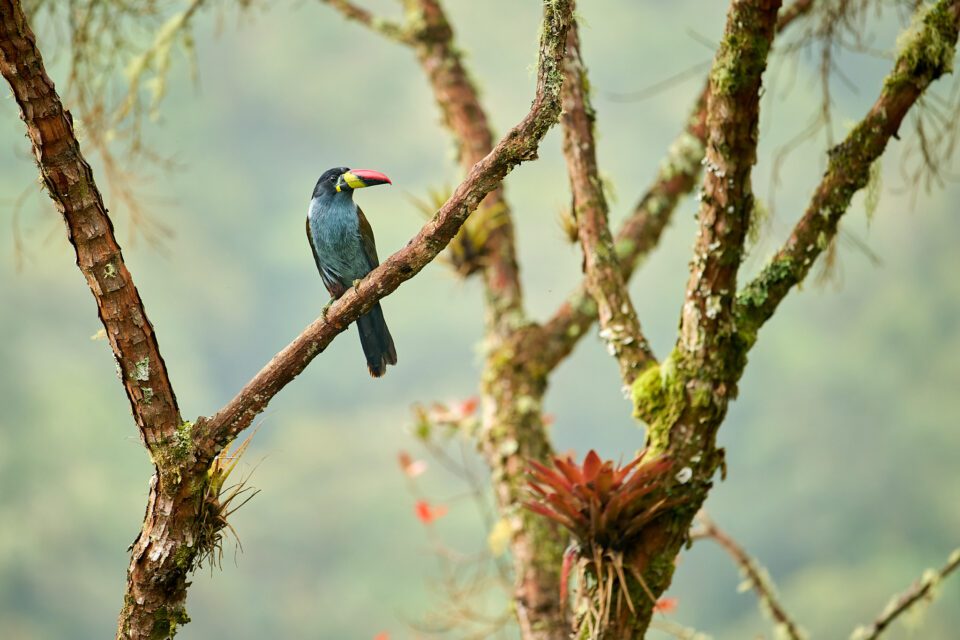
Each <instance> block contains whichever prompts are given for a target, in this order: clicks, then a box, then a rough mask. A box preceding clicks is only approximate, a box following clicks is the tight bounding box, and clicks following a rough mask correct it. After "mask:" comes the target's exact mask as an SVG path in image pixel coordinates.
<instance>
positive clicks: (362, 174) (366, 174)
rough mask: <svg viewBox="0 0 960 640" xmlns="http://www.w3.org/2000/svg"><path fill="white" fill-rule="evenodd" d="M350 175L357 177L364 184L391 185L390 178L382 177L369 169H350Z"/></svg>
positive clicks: (377, 172)
mask: <svg viewBox="0 0 960 640" xmlns="http://www.w3.org/2000/svg"><path fill="white" fill-rule="evenodd" d="M350 173H352V174H353V175H355V176H357V177H358V178H360V179H361V180H363V181H364V182H370V183H371V184H383V183H386V184H393V182H391V181H390V178H388V177H387V176H385V175H383V174H382V173H380V172H379V171H373V170H371V169H351V170H350Z"/></svg>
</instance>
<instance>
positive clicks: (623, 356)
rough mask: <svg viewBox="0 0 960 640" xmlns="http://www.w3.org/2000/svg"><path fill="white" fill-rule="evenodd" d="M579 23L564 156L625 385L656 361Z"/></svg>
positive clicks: (573, 31)
mask: <svg viewBox="0 0 960 640" xmlns="http://www.w3.org/2000/svg"><path fill="white" fill-rule="evenodd" d="M588 82H589V81H588V80H587V69H586V67H585V65H584V63H583V58H582V57H581V54H580V38H579V35H578V33H577V24H576V22H575V23H574V24H573V26H571V28H570V31H569V33H568V34H567V55H566V58H565V60H564V83H563V94H562V95H563V116H562V117H561V119H560V121H561V124H562V126H563V154H564V156H565V157H566V159H567V173H568V175H569V176H570V190H571V192H572V194H573V215H574V218H575V219H576V223H577V236H578V238H579V240H580V245H581V247H582V249H583V269H584V272H585V273H586V286H587V290H588V291H589V292H590V295H591V297H592V298H593V299H594V301H595V302H596V304H597V309H598V315H599V319H600V328H601V331H600V336H601V337H602V338H603V339H604V341H605V342H606V343H607V350H608V351H609V352H610V353H611V355H613V356H614V357H616V359H617V362H618V363H619V365H620V375H621V377H622V378H623V381H624V384H630V383H632V382H633V381H634V379H635V378H636V377H637V376H638V375H639V374H640V372H641V371H643V370H644V369H645V368H646V367H647V366H649V365H650V364H651V363H654V362H656V358H655V357H654V355H653V352H652V351H651V350H650V346H649V345H648V344H647V340H646V338H644V336H643V332H642V331H641V329H640V321H639V320H638V318H637V312H636V310H635V309H634V307H633V301H632V300H631V299H630V293H629V291H628V290H627V286H626V282H625V280H624V274H623V271H622V270H621V267H620V262H619V260H618V258H617V254H616V250H615V249H614V244H613V236H612V234H611V233H610V227H609V224H608V222H607V216H608V206H607V199H606V196H605V195H604V193H603V184H602V182H601V180H600V171H599V169H598V167H597V152H596V141H595V139H594V119H595V112H594V110H593V106H592V105H591V104H590V96H589V94H588V91H587V87H588V86H589V84H588Z"/></svg>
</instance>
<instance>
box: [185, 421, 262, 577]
mask: <svg viewBox="0 0 960 640" xmlns="http://www.w3.org/2000/svg"><path fill="white" fill-rule="evenodd" d="M254 433H256V432H254ZM254 433H251V434H250V435H249V436H247V438H246V439H245V440H244V441H243V442H241V443H240V445H239V446H237V448H236V449H235V450H233V451H232V452H231V451H230V448H229V447H225V448H224V450H223V451H221V452H220V455H218V456H217V457H216V458H214V459H213V462H212V463H211V464H210V468H209V469H208V470H207V477H206V480H205V482H204V485H203V487H202V489H201V491H200V492H199V497H200V500H201V504H200V518H199V524H198V526H197V531H196V540H195V541H194V543H195V545H196V548H197V554H196V560H195V562H194V565H195V567H196V568H199V567H202V566H203V563H204V561H209V562H210V566H211V568H213V567H219V566H220V565H221V564H222V560H223V538H224V531H229V532H230V533H232V534H233V537H234V539H235V540H236V541H237V547H238V548H239V549H241V550H242V549H243V545H241V544H240V537H239V536H238V535H237V532H236V530H235V529H234V528H233V527H232V526H231V525H230V522H229V520H228V518H229V517H230V516H231V515H232V514H233V513H235V512H236V511H237V509H239V508H240V507H242V506H243V505H245V504H247V502H249V501H250V500H251V499H252V498H253V497H254V496H255V495H257V494H258V493H260V490H259V489H254V488H253V487H250V486H247V481H248V480H249V479H250V476H249V475H247V477H245V478H242V479H241V480H239V481H238V482H237V483H236V484H233V485H230V486H225V485H226V482H227V479H228V478H229V477H230V474H231V473H233V471H234V469H236V467H237V463H239V462H240V458H241V456H243V454H244V453H245V452H246V451H247V447H249V446H250V441H251V440H252V439H253V436H254ZM192 568H194V567H191V569H192Z"/></svg>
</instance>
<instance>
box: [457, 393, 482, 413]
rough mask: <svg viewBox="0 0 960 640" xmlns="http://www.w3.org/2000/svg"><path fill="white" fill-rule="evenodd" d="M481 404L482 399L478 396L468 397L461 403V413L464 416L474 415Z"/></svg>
mask: <svg viewBox="0 0 960 640" xmlns="http://www.w3.org/2000/svg"><path fill="white" fill-rule="evenodd" d="M479 404H480V399H479V398H477V397H476V396H472V397H470V398H467V399H466V400H464V401H463V402H461V403H460V415H461V416H462V417H464V418H466V417H467V416H472V415H473V414H474V413H476V411H477V405H479Z"/></svg>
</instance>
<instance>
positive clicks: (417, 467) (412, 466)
mask: <svg viewBox="0 0 960 640" xmlns="http://www.w3.org/2000/svg"><path fill="white" fill-rule="evenodd" d="M397 460H398V461H399V462H400V469H401V470H402V471H403V473H404V474H405V475H406V476H407V477H408V478H416V477H417V476H419V475H422V474H423V472H424V471H426V470H427V463H426V462H424V461H423V460H414V459H413V457H412V456H411V455H410V454H409V453H407V452H406V451H401V452H400V453H399V455H397Z"/></svg>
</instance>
